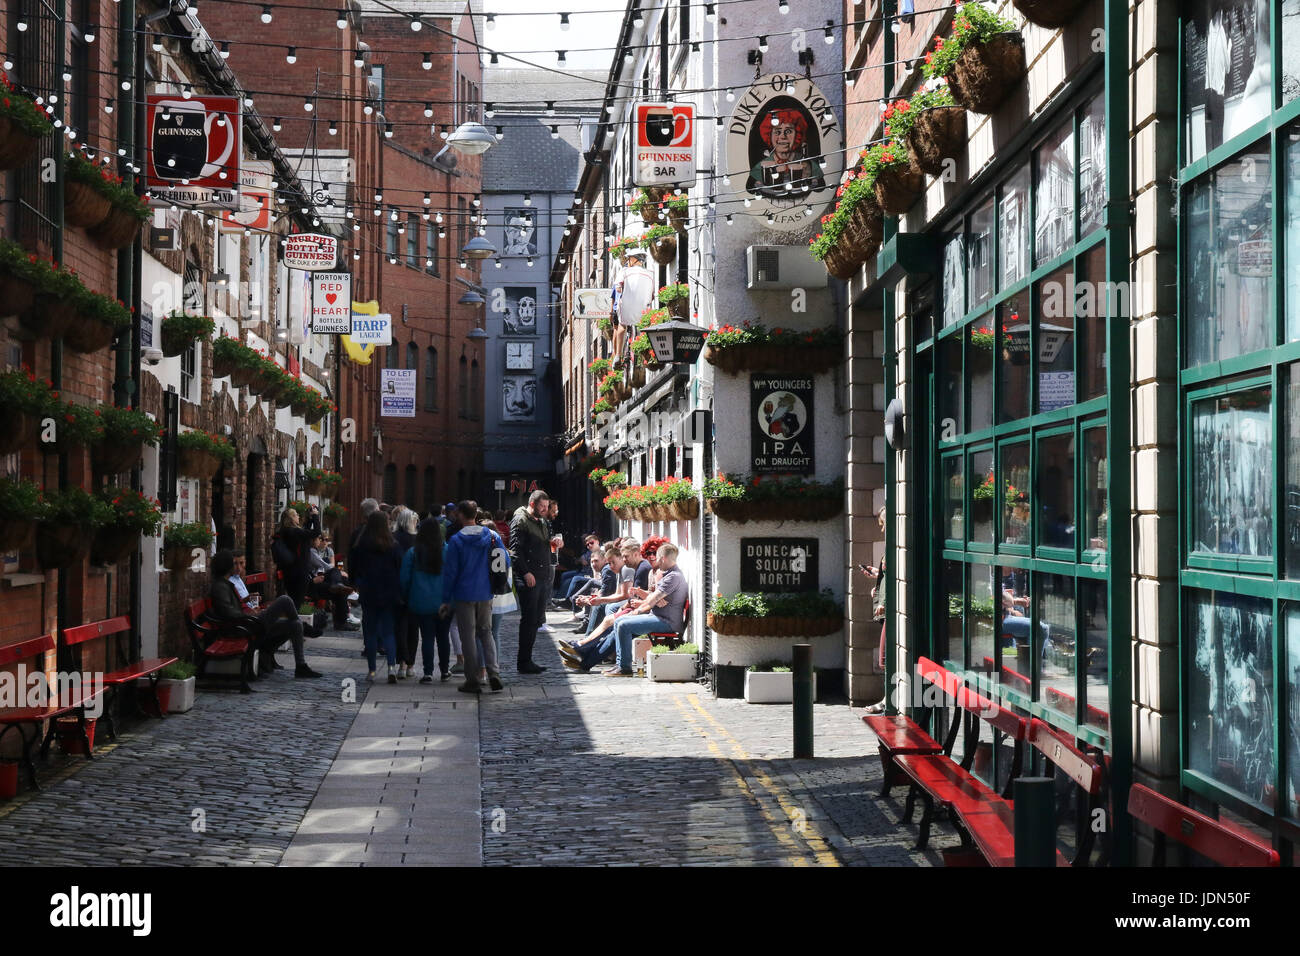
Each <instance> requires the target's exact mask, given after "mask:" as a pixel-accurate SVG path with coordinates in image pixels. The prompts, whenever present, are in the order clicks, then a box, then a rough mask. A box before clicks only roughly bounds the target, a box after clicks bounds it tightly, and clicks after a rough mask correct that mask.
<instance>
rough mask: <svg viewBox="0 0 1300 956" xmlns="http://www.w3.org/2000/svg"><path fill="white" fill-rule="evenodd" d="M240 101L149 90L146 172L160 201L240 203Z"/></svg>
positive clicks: (229, 206) (230, 206) (234, 205)
mask: <svg viewBox="0 0 1300 956" xmlns="http://www.w3.org/2000/svg"><path fill="white" fill-rule="evenodd" d="M239 107H240V104H239V99H238V98H237V97H234V96H194V97H191V98H189V99H185V98H184V97H182V96H180V95H178V94H175V93H153V94H150V95H149V97H148V98H147V104H146V123H147V124H148V130H149V132H148V143H147V145H148V151H147V154H146V156H145V173H146V185H147V186H148V189H149V195H150V198H151V200H152V202H153V203H154V204H155V205H166V206H170V205H173V204H174V205H177V206H187V207H190V208H219V209H237V208H239V162H240V159H241V157H242V153H243V123H242V117H241V115H240V108H239Z"/></svg>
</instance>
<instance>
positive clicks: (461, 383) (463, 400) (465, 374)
mask: <svg viewBox="0 0 1300 956" xmlns="http://www.w3.org/2000/svg"><path fill="white" fill-rule="evenodd" d="M456 384H457V386H458V388H459V391H460V417H461V418H469V360H468V359H466V358H465V356H463V355H462V356H461V357H460V375H459V378H458V379H457V381H456Z"/></svg>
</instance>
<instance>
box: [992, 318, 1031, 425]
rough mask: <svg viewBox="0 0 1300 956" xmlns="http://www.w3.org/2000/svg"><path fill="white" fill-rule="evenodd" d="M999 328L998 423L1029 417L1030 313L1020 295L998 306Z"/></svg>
mask: <svg viewBox="0 0 1300 956" xmlns="http://www.w3.org/2000/svg"><path fill="white" fill-rule="evenodd" d="M998 327H999V329H1000V330H1001V342H1000V348H999V349H998V363H999V369H1000V372H999V376H1000V377H999V380H998V394H999V396H1000V401H999V403H998V416H999V417H998V421H999V422H1014V421H1016V420H1017V419H1021V418H1025V417H1027V416H1028V415H1029V310H1028V309H1021V307H1020V301H1019V296H1017V297H1016V298H1013V299H1010V300H1009V301H1007V302H1004V303H1003V304H1002V305H1000V306H998Z"/></svg>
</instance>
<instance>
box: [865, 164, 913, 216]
mask: <svg viewBox="0 0 1300 956" xmlns="http://www.w3.org/2000/svg"><path fill="white" fill-rule="evenodd" d="M923 189H925V176H924V175H923V174H922V173H921V170H919V169H918V168H917V167H916V166H914V165H912V160H911V159H910V158H909V159H908V160H907V162H905V163H896V164H894V165H891V166H882V167H881V169H880V172H879V173H877V174H876V185H875V190H876V202H878V203H879V204H880V211H881V212H882V213H884V214H885V215H886V216H901V215H902V214H903V213H905V212H907V211H908V210H909V209H911V208H912V207H913V206H914V205H916V201H917V199H919V198H920V197H921V191H922V190H923Z"/></svg>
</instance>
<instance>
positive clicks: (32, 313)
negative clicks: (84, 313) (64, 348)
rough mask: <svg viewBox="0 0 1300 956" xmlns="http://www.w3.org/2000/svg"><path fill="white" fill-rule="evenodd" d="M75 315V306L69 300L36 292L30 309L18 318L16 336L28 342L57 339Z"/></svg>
mask: <svg viewBox="0 0 1300 956" xmlns="http://www.w3.org/2000/svg"><path fill="white" fill-rule="evenodd" d="M75 314H76V304H75V303H74V302H72V301H71V300H69V299H62V298H58V297H56V296H52V295H48V294H46V293H43V292H38V293H37V294H36V295H35V297H34V299H33V301H32V305H31V307H30V308H29V309H27V311H25V312H23V313H22V314H20V315H19V316H18V329H17V331H16V335H17V337H18V338H20V339H26V340H28V341H31V340H34V339H57V338H59V337H60V336H61V335H63V332H64V330H65V329H66V328H67V327H68V323H69V322H70V321H71V320H72V317H73V316H74V315H75Z"/></svg>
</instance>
